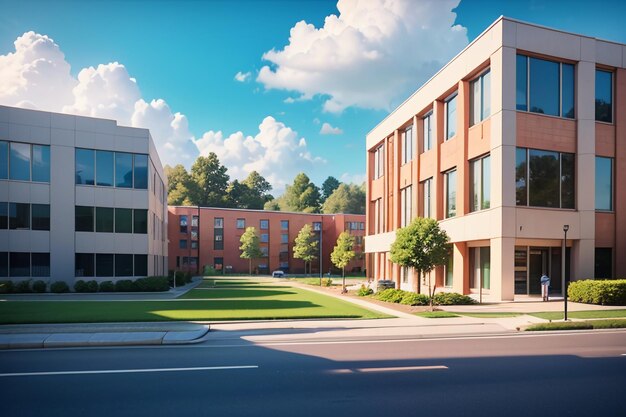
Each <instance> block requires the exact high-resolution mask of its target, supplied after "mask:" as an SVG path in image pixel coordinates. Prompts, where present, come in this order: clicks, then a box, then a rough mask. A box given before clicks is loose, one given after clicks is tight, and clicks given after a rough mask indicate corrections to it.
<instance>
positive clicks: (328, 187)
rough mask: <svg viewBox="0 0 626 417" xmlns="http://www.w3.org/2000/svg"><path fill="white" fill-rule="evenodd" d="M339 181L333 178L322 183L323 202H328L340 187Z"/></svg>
mask: <svg viewBox="0 0 626 417" xmlns="http://www.w3.org/2000/svg"><path fill="white" fill-rule="evenodd" d="M339 184H341V183H340V182H339V180H338V179H337V178H335V177H333V176H330V177H328V178H326V180H325V181H324V182H323V183H322V202H324V201H326V199H327V198H328V197H330V195H331V194H332V193H333V191H335V190H336V189H337V187H339Z"/></svg>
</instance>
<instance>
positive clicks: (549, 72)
mask: <svg viewBox="0 0 626 417" xmlns="http://www.w3.org/2000/svg"><path fill="white" fill-rule="evenodd" d="M530 111H531V112H534V113H541V114H548V115H552V116H558V115H559V64H558V63H556V62H552V61H546V60H545V59H539V58H530Z"/></svg>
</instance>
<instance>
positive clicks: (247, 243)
mask: <svg viewBox="0 0 626 417" xmlns="http://www.w3.org/2000/svg"><path fill="white" fill-rule="evenodd" d="M239 242H240V243H241V246H239V250H240V251H241V255H240V257H241V258H242V259H247V260H248V273H249V274H250V275H252V260H253V259H258V258H260V257H261V256H263V252H261V247H260V245H259V235H258V234H257V232H256V229H255V228H254V227H247V228H246V231H245V232H244V233H243V235H241V238H240V239H239Z"/></svg>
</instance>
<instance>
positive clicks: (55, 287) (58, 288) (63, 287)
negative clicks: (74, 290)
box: [50, 281, 70, 294]
mask: <svg viewBox="0 0 626 417" xmlns="http://www.w3.org/2000/svg"><path fill="white" fill-rule="evenodd" d="M50 292H53V293H57V294H60V293H63V292H70V287H69V285H67V283H66V282H65V281H56V282H53V283H52V284H51V285H50Z"/></svg>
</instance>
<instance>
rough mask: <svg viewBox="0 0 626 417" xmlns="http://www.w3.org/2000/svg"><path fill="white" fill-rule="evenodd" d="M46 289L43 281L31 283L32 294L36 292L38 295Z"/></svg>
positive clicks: (46, 286) (46, 285)
mask: <svg viewBox="0 0 626 417" xmlns="http://www.w3.org/2000/svg"><path fill="white" fill-rule="evenodd" d="M47 288H48V284H46V282H45V281H42V280H40V279H39V280H37V281H35V282H33V292H38V293H42V292H46V289H47Z"/></svg>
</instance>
